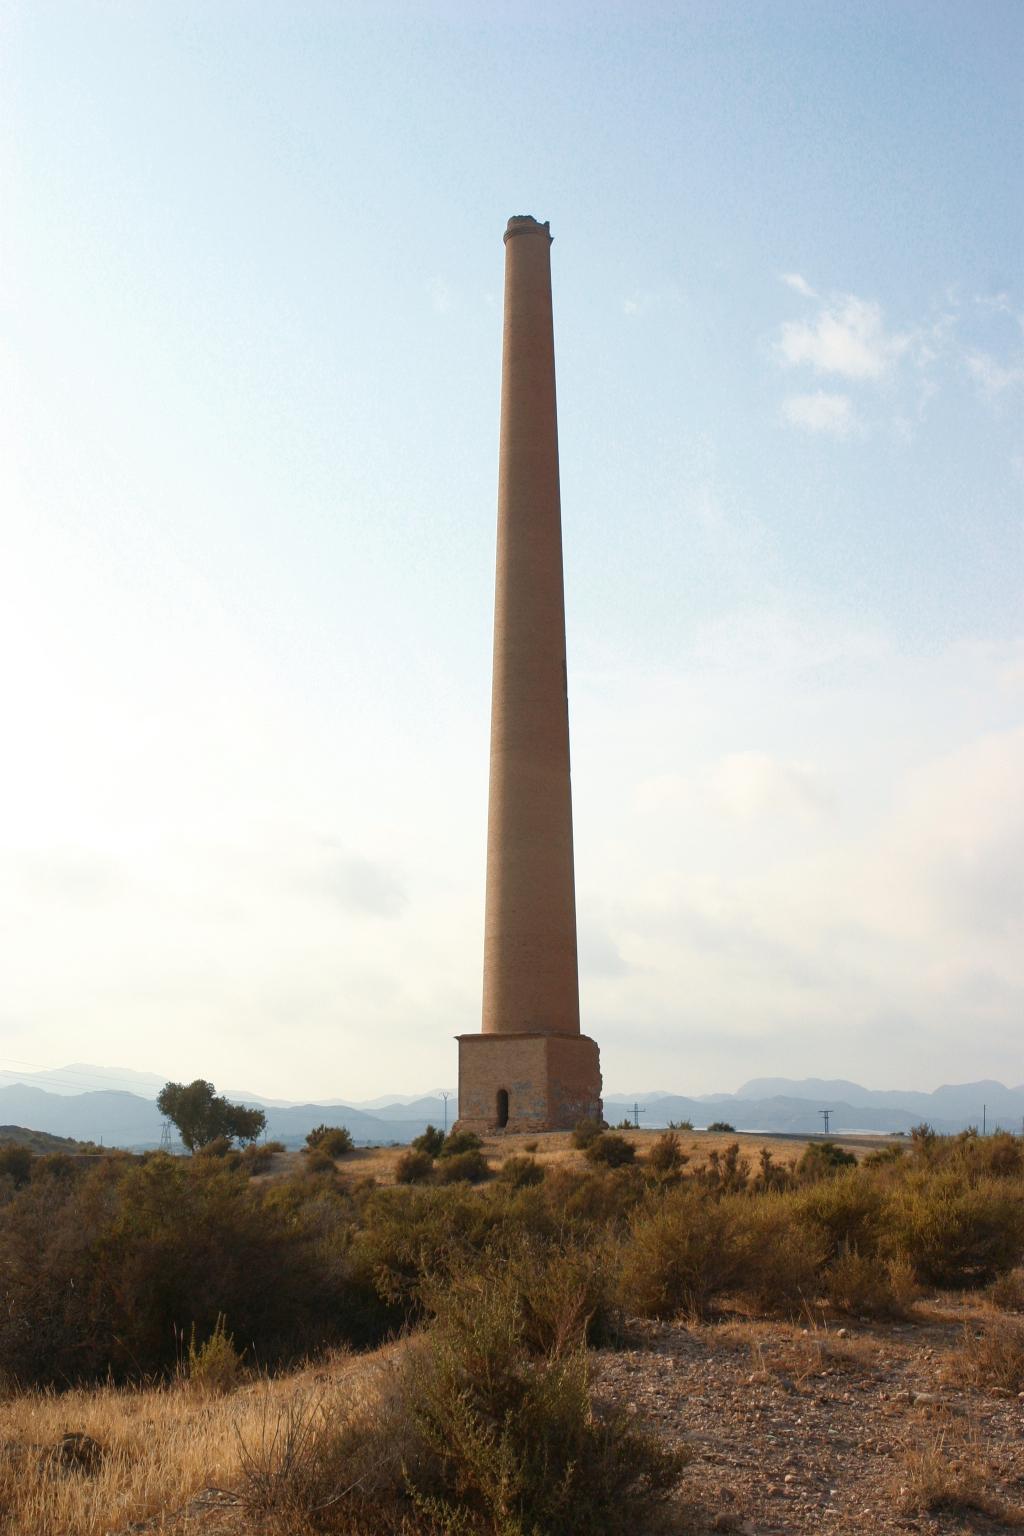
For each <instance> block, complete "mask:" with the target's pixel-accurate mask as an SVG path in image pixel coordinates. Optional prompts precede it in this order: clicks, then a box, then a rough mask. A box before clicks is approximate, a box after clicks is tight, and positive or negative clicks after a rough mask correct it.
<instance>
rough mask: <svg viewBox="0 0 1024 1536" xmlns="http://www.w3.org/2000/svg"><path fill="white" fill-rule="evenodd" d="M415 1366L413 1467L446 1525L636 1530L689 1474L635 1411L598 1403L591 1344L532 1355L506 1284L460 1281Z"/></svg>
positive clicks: (502, 1533)
mask: <svg viewBox="0 0 1024 1536" xmlns="http://www.w3.org/2000/svg"><path fill="white" fill-rule="evenodd" d="M406 1371H407V1375H406V1377H405V1382H404V1385H403V1398H404V1401H405V1402H406V1404H407V1406H408V1411H409V1414H410V1417H411V1420H412V1422H413V1424H414V1426H415V1429H416V1433H417V1435H418V1437H419V1439H420V1442H421V1445H422V1447H423V1451H422V1452H421V1454H420V1456H419V1457H418V1458H415V1470H414V1471H412V1473H411V1474H409V1473H407V1477H408V1478H409V1481H410V1482H411V1483H412V1486H413V1490H414V1499H415V1502H416V1504H417V1506H418V1507H419V1508H420V1509H421V1510H422V1511H423V1512H424V1513H425V1514H427V1515H428V1516H429V1517H431V1518H432V1519H433V1520H434V1521H435V1522H436V1525H437V1527H438V1528H440V1529H441V1530H444V1531H451V1532H455V1531H460V1532H466V1533H470V1532H473V1533H480V1536H485V1533H486V1536H541V1533H543V1536H620V1533H621V1536H626V1533H629V1536H634V1533H635V1532H636V1531H637V1530H638V1529H643V1528H644V1526H645V1523H646V1522H647V1520H648V1519H649V1518H650V1516H651V1514H652V1513H653V1512H654V1510H655V1509H656V1508H657V1507H658V1506H659V1505H661V1504H662V1503H663V1502H664V1501H665V1499H667V1498H668V1496H669V1495H670V1493H671V1492H672V1490H673V1488H674V1487H675V1485H676V1483H677V1481H678V1478H679V1474H680V1472H681V1469H682V1465H683V1458H682V1456H680V1455H679V1454H678V1453H674V1452H670V1451H668V1450H665V1449H664V1448H663V1447H662V1446H661V1444H660V1442H659V1441H658V1440H656V1439H655V1438H654V1437H653V1436H651V1435H648V1434H646V1433H645V1432H644V1431H643V1430H642V1429H641V1428H640V1427H638V1426H637V1424H636V1421H635V1420H631V1419H630V1418H629V1417H628V1416H627V1415H626V1414H625V1412H624V1411H621V1410H614V1409H610V1408H604V1409H603V1410H602V1411H601V1412H600V1413H597V1412H595V1411H594V1408H593V1405H592V1403H591V1398H590V1391H589V1381H588V1375H587V1361H586V1355H585V1353H584V1352H583V1351H582V1350H581V1349H578V1348H577V1349H570V1350H567V1351H565V1352H564V1353H558V1354H549V1355H546V1356H541V1357H540V1358H537V1357H536V1356H535V1355H533V1353H532V1352H531V1350H530V1348H529V1344H528V1342H527V1340H526V1338H525V1335H524V1320H523V1312H522V1308H521V1306H520V1305H519V1304H518V1302H517V1301H516V1299H515V1298H514V1297H512V1296H510V1294H509V1293H508V1292H507V1291H506V1290H505V1289H504V1288H498V1289H494V1288H481V1287H479V1286H477V1287H474V1288H473V1290H472V1291H471V1292H470V1293H469V1295H468V1296H467V1297H463V1296H462V1295H461V1294H460V1292H459V1290H458V1287H455V1288H453V1289H452V1290H451V1291H450V1299H449V1304H448V1306H447V1308H446V1310H445V1311H444V1312H443V1313H441V1314H439V1315H438V1316H437V1317H436V1319H435V1322H434V1324H433V1326H432V1327H431V1328H430V1329H429V1330H428V1332H427V1333H426V1335H425V1336H424V1337H423V1339H422V1341H421V1342H420V1344H419V1347H418V1348H414V1349H412V1350H410V1351H409V1353H408V1355H407V1366H406Z"/></svg>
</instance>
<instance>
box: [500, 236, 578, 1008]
mask: <svg viewBox="0 0 1024 1536" xmlns="http://www.w3.org/2000/svg"><path fill="white" fill-rule="evenodd" d="M550 249H551V236H550V234H549V231H548V226H547V224H539V223H538V222H537V220H536V219H532V218H528V217H522V216H520V217H516V218H512V219H510V220H509V223H508V228H507V230H506V232H505V323H504V342H503V355H502V380H501V447H500V460H499V471H498V553H497V577H496V583H495V601H494V673H493V685H492V696H491V761H490V799H489V807H488V829H487V903H486V916H485V924H484V991H483V1031H484V1033H485V1034H508V1033H518V1032H523V1031H529V1032H542V1033H545V1034H560V1035H578V1034H579V1032H580V1009H579V981H578V974H577V962H576V899H575V886H574V874H573V843H572V795H571V791H570V783H569V711H568V697H567V672H566V655H565V600H564V593H563V582H562V526H561V504H560V499H559V484H558V425H557V416H556V409H555V352H554V335H553V328H552V314H551V256H550Z"/></svg>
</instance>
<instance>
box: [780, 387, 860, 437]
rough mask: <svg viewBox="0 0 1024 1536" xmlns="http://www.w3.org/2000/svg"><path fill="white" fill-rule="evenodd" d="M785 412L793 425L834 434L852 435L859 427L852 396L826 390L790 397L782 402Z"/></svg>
mask: <svg viewBox="0 0 1024 1536" xmlns="http://www.w3.org/2000/svg"><path fill="white" fill-rule="evenodd" d="M782 414H783V417H784V418H785V420H786V421H787V422H788V423H789V425H790V426H791V427H800V428H801V429H802V430H803V431H804V432H827V433H828V434H829V436H830V437H849V436H850V434H851V433H852V432H854V431H856V430H858V428H859V422H858V421H857V417H856V415H855V413H854V410H853V403H852V401H851V400H850V397H849V395H834V394H829V393H827V392H826V391H825V390H823V389H818V390H815V391H814V393H813V394H809V395H790V396H788V398H787V399H785V400H784V401H783V402H782Z"/></svg>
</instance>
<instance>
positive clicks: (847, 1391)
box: [593, 1305, 1024, 1536]
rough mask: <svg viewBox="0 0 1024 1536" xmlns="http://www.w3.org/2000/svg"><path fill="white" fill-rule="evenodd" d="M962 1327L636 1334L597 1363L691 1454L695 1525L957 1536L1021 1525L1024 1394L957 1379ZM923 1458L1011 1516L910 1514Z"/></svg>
mask: <svg viewBox="0 0 1024 1536" xmlns="http://www.w3.org/2000/svg"><path fill="white" fill-rule="evenodd" d="M965 1321H969V1315H968V1314H967V1313H966V1312H964V1313H958V1311H957V1309H956V1308H955V1307H954V1308H951V1307H949V1306H947V1305H943V1306H942V1307H941V1308H939V1307H938V1306H934V1307H930V1308H927V1309H923V1310H922V1316H921V1321H920V1322H919V1323H917V1324H915V1325H913V1326H911V1325H907V1324H896V1325H894V1324H872V1325H867V1324H860V1325H858V1324H850V1325H849V1326H848V1327H846V1328H836V1327H832V1328H830V1329H828V1330H825V1329H823V1328H817V1327H815V1328H809V1329H801V1328H800V1327H792V1326H789V1325H786V1324H773V1323H764V1322H757V1323H736V1322H731V1323H729V1322H726V1323H718V1324H700V1325H695V1326H691V1327H688V1326H686V1325H684V1324H682V1323H669V1324H636V1325H635V1326H634V1328H633V1330H632V1331H631V1347H628V1348H626V1349H620V1350H616V1351H611V1350H601V1351H596V1352H595V1353H594V1355H593V1374H594V1384H595V1388H596V1389H597V1391H598V1393H599V1395H601V1396H603V1397H607V1398H608V1399H609V1400H612V1401H616V1402H619V1403H625V1404H626V1405H627V1407H628V1408H629V1409H630V1411H636V1412H638V1413H642V1414H643V1415H644V1416H645V1417H647V1418H648V1419H649V1420H650V1421H651V1422H652V1423H653V1425H654V1427H655V1428H656V1430H657V1432H658V1433H659V1434H661V1435H663V1436H664V1437H665V1438H666V1440H668V1441H669V1442H671V1443H673V1444H682V1445H684V1446H686V1447H687V1448H688V1449H689V1451H690V1453H691V1455H692V1457H693V1461H692V1463H691V1466H690V1468H689V1470H688V1472H687V1474H686V1478H685V1497H686V1500H687V1501H688V1502H689V1503H691V1504H692V1506H693V1507H694V1510H695V1511H696V1513H695V1514H694V1516H693V1519H694V1526H695V1528H696V1529H700V1528H701V1527H703V1528H704V1529H706V1530H708V1531H735V1532H740V1533H743V1536H783V1533H784V1536H804V1533H808V1536H809V1533H812V1532H813V1533H816V1536H817V1533H820V1532H825V1533H830V1536H847V1533H851V1536H852V1533H857V1536H869V1533H875V1532H887V1531H894V1532H896V1531H898V1532H907V1531H920V1532H926V1533H933V1532H934V1533H940V1532H941V1533H943V1536H945V1533H952V1532H963V1531H976V1532H984V1531H995V1530H1005V1529H1006V1526H1007V1523H1010V1524H1012V1525H1013V1527H1014V1528H1017V1527H1018V1520H1017V1519H1014V1511H1013V1508H1012V1506H1018V1505H1019V1503H1020V1502H1022V1501H1024V1439H1022V1431H1024V1394H1022V1398H1021V1399H1018V1398H1017V1397H1016V1396H1015V1395H1013V1394H1011V1393H1009V1392H1007V1391H1006V1390H1005V1389H1003V1390H1000V1389H998V1388H992V1389H988V1390H986V1389H984V1388H982V1389H963V1388H959V1387H956V1386H954V1385H951V1384H950V1382H949V1381H948V1380H947V1379H946V1372H947V1370H948V1366H949V1362H950V1360H951V1356H952V1353H953V1352H954V1351H955V1350H956V1347H957V1343H958V1340H959V1339H960V1338H961V1337H962V1334H963V1328H964V1324H965ZM922 1452H923V1453H925V1454H927V1453H929V1452H933V1453H937V1456H938V1459H939V1461H940V1464H941V1465H942V1466H943V1467H946V1468H948V1469H950V1470H951V1471H952V1473H953V1474H954V1480H959V1478H960V1476H961V1475H964V1476H965V1477H969V1476H971V1475H973V1476H974V1477H975V1478H976V1479H978V1481H979V1482H980V1484H981V1486H982V1487H983V1488H984V1489H985V1491H986V1493H988V1494H989V1495H990V1496H991V1497H992V1498H995V1499H1001V1500H1002V1501H1004V1503H1005V1504H1006V1505H1007V1506H1011V1508H1010V1509H1009V1510H1008V1512H1007V1513H1006V1514H1005V1515H1004V1518H1003V1519H1002V1521H994V1520H992V1519H991V1518H989V1517H988V1516H986V1515H985V1514H983V1513H982V1512H981V1511H978V1510H969V1509H960V1510H957V1509H948V1510H942V1511H940V1512H938V1513H927V1512H923V1511H922V1510H921V1509H920V1507H918V1508H917V1509H913V1508H910V1509H908V1505H912V1504H913V1497H912V1494H913V1489H914V1486H915V1483H914V1472H915V1464H918V1465H919V1458H920V1454H921V1453H922ZM1017 1514H1018V1519H1019V1520H1020V1521H1021V1522H1024V1515H1020V1513H1019V1510H1018V1511H1017Z"/></svg>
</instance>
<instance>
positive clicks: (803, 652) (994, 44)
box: [0, 0, 1024, 1098]
mask: <svg viewBox="0 0 1024 1536" xmlns="http://www.w3.org/2000/svg"><path fill="white" fill-rule="evenodd" d="M1022 78H1024V7H1022V6H1021V5H1020V4H1019V3H1018V0H1008V3H1002V0H979V3H977V4H970V5H968V4H965V3H962V0H957V3H955V4H947V3H941V0H927V3H919V4H918V3H899V0H882V3H872V0H858V3H857V4H855V5H851V4H849V3H848V0H841V3H830V0H814V3H802V0H773V3H772V4H769V5H754V4H750V3H747V0H743V3H739V0H714V3H677V4H668V3H665V4H660V3H652V4H643V3H639V4H638V3H630V4H621V5H620V4H610V3H587V4H582V3H558V0H548V3H545V4H534V3H517V4H507V3H483V0H479V3H476V4H469V3H467V0H448V3H442V0H421V3H417V4H398V3H394V4H389V3H387V0H372V3H368V4H356V3H343V0H338V3H312V0H261V3H258V4H257V3H252V0H246V3H232V0H197V3H188V0H180V3H179V0H148V3H147V0H107V3H95V4H86V3H78V0H57V3H47V0H25V3H17V0H0V100H2V103H3V105H2V108H0V113H2V153H0V172H2V184H0V205H2V208H3V215H2V220H3V229H2V237H3V248H2V263H3V270H2V292H0V339H2V351H0V389H2V407H0V421H2V427H0V430H2V441H0V498H2V502H0V530H2V550H0V658H2V659H0V742H2V751H0V1057H2V1060H0V1066H9V1065H11V1064H17V1063H19V1062H31V1063H37V1064H39V1065H42V1066H56V1065H58V1064H60V1063H61V1062H64V1061H68V1060H79V1061H80V1060H89V1061H95V1062H106V1063H119V1064H122V1065H126V1066H134V1067H139V1068H145V1069H152V1070H155V1071H159V1072H166V1073H167V1074H169V1075H173V1076H176V1077H192V1076H196V1075H200V1074H202V1075H204V1076H209V1077H212V1078H213V1079H214V1080H215V1081H216V1082H217V1083H218V1084H242V1085H245V1086H248V1087H250V1088H253V1089H255V1090H257V1091H262V1092H264V1093H267V1094H273V1095H281V1096H287V1097H292V1098H299V1097H304V1096H307V1095H308V1096H314V1095H315V1096H317V1097H322V1096H325V1095H328V1094H333V1093H337V1094H338V1095H339V1096H341V1097H352V1098H358V1097H369V1096H370V1095H372V1094H376V1093H380V1092H384V1091H386V1090H390V1089H393V1090H395V1091H400V1092H401V1091H405V1092H415V1091H416V1090H418V1089H426V1088H431V1087H441V1086H449V1087H451V1086H454V1082H455V1076H456V1054H455V1046H454V1043H453V1041H452V1038H451V1037H452V1036H453V1035H455V1034H456V1033H458V1032H460V1031H466V1030H472V1029H475V1028H477V1027H478V1025H479V1010H480V979H481V958H482V927H483V921H482V920H483V875H484V835H485V816H486V794H487V741H488V714H489V673H490V643H491V635H490V626H491V612H492V597H493V562H494V522H495V490H496V463H497V427H498V386H499V368H500V342H501V334H500V330H501V326H500V319H501V315H500V306H501V285H502V270H503V249H502V241H501V235H502V231H503V229H504V226H505V221H506V219H507V218H508V216H509V215H510V214H513V213H532V214H534V215H535V216H536V217H538V218H540V219H550V221H551V227H552V232H553V234H554V236H555V243H554V246H553V247H552V262H553V273H554V285H555V329H556V350H557V359H558V386H559V412H560V429H561V455H562V483H563V520H564V533H565V548H566V587H567V606H568V649H569V686H570V705H571V723H572V742H573V775H574V780H573V782H574V796H575V807H576V847H577V889H578V902H579V913H580V958H581V988H582V1005H583V1017H584V1028H585V1029H587V1030H588V1032H590V1033H592V1034H593V1035H595V1036H596V1038H597V1039H598V1041H599V1043H600V1045H601V1047H602V1054H603V1063H604V1071H605V1083H606V1086H607V1087H609V1088H611V1089H623V1090H630V1089H638V1090H642V1089H644V1088H649V1089H653V1088H671V1089H674V1090H677V1091H680V1092H690V1093H693V1092H703V1091H709V1090H711V1089H716V1088H718V1089H721V1088H729V1089H732V1088H735V1087H737V1086H738V1085H739V1083H740V1082H742V1081H743V1080H744V1079H745V1078H746V1077H749V1076H752V1075H754V1074H756V1073H769V1072H770V1073H785V1074H789V1075H795V1076H803V1075H806V1074H817V1075H822V1076H831V1075H844V1076H849V1077H854V1078H857V1079H859V1080H861V1081H864V1082H867V1083H869V1084H872V1085H875V1086H890V1085H892V1086H898V1085H900V1084H912V1085H914V1086H918V1087H923V1088H928V1087H933V1086H935V1085H936V1084H937V1083H939V1082H941V1081H944V1080H945V1081H951V1080H963V1079H966V1078H977V1077H981V1076H986V1075H991V1076H995V1077H1001V1078H1003V1079H1004V1080H1006V1081H1009V1082H1014V1083H1016V1082H1020V1081H1021V1080H1024V1062H1022V1059H1021V1039H1022V1024H1024V603H1022V590H1024V586H1022V578H1024V262H1022V250H1024V219H1022V212H1021V210H1022V209H1024V175H1022V146H1024V112H1022V106H1021V103H1022V99H1024V93H1022V92H1021V89H1020V86H1021V80H1022Z"/></svg>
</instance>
